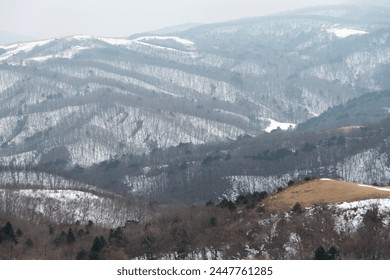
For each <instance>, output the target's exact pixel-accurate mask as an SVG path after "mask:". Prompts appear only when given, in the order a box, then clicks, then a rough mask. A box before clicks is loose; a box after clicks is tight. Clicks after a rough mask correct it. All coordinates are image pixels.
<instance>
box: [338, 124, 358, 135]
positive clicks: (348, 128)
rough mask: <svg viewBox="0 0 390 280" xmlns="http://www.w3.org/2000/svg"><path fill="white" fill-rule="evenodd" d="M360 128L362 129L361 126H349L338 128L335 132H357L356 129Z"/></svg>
mask: <svg viewBox="0 0 390 280" xmlns="http://www.w3.org/2000/svg"><path fill="white" fill-rule="evenodd" d="M360 128H362V126H358V125H350V126H343V127H339V128H338V129H337V130H338V131H341V132H343V133H350V132H352V131H354V130H357V129H360Z"/></svg>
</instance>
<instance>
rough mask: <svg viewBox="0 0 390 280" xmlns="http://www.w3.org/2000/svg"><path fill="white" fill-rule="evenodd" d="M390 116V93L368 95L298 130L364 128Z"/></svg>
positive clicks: (306, 123)
mask: <svg viewBox="0 0 390 280" xmlns="http://www.w3.org/2000/svg"><path fill="white" fill-rule="evenodd" d="M389 116H390V91H384V92H379V93H368V94H365V95H363V96H361V97H357V98H354V99H352V100H350V101H348V102H347V103H345V104H342V105H339V106H336V107H333V108H330V109H328V110H327V111H326V112H324V113H322V114H321V115H320V116H318V117H315V118H312V119H310V120H308V121H306V122H304V123H301V124H299V125H298V127H297V130H299V131H308V130H316V131H321V130H326V129H334V128H339V127H345V126H364V125H366V124H368V123H375V122H379V121H381V120H383V119H385V118H388V117H389Z"/></svg>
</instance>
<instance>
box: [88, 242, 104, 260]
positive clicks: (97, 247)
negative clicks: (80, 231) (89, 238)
mask: <svg viewBox="0 0 390 280" xmlns="http://www.w3.org/2000/svg"><path fill="white" fill-rule="evenodd" d="M105 244H106V241H105V240H104V237H103V236H100V237H98V236H96V237H95V239H94V241H93V244H92V247H91V250H90V251H89V258H90V259H91V260H98V259H99V254H100V252H101V250H102V249H103V247H104V245H105Z"/></svg>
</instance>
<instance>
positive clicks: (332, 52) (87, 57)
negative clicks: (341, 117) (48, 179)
mask: <svg viewBox="0 0 390 280" xmlns="http://www.w3.org/2000/svg"><path fill="white" fill-rule="evenodd" d="M332 9H333V10H337V11H338V13H334V12H331V11H330V10H323V9H319V10H311V11H301V12H295V13H291V14H287V15H283V16H274V17H265V18H257V19H249V20H242V21H235V22H227V23H221V24H214V25H203V26H197V27H195V28H192V29H188V30H185V31H182V32H178V33H176V34H170V35H153V34H149V35H145V34H144V35H142V36H139V37H132V38H128V39H125V38H122V39H121V38H104V37H92V36H84V35H79V36H70V37H65V38H52V39H47V40H42V41H37V42H27V43H19V44H13V45H7V46H0V100H1V101H2V102H0V126H1V128H2V129H1V132H0V144H1V146H2V149H1V151H0V157H2V158H3V159H2V162H4V163H6V162H10V161H11V160H10V157H12V156H16V157H19V158H20V157H21V155H26V156H27V155H28V157H27V158H25V159H24V160H21V159H19V160H16V161H15V165H21V164H22V165H25V164H26V163H28V164H35V163H36V162H39V161H40V160H41V156H42V155H44V154H46V153H49V152H50V151H51V150H52V149H55V148H58V147H62V149H63V150H66V151H67V153H66V157H65V158H62V159H63V160H66V161H67V163H68V164H69V165H73V166H74V165H76V164H79V165H81V166H89V165H91V164H94V163H98V162H101V161H104V160H108V159H110V158H113V157H116V156H120V155H122V154H136V155H140V154H143V153H149V152H150V151H152V150H153V149H156V148H167V147H171V146H176V145H179V144H180V143H193V144H202V143H210V142H217V141H226V140H229V139H236V138H237V137H238V136H239V135H243V134H249V135H257V134H259V133H261V131H263V130H265V131H268V132H269V131H270V130H271V129H272V128H274V126H275V125H276V126H278V124H284V123H288V125H287V126H286V128H287V127H289V125H290V124H291V125H292V126H294V124H296V123H298V122H301V121H303V120H306V119H308V118H310V117H312V116H317V115H319V114H321V113H322V112H324V111H325V110H326V109H327V108H329V107H331V106H334V105H337V104H340V103H342V102H345V101H347V100H348V99H350V98H352V97H356V96H359V95H361V94H363V93H365V92H366V91H370V90H373V89H375V90H376V89H381V88H386V87H387V86H389V85H388V84H387V82H386V79H383V78H382V77H383V75H385V74H386V73H388V70H389V68H388V65H389V63H390V61H389V51H390V49H389V47H388V46H389V40H390V31H389V30H390V29H389V28H390V25H388V22H386V21H383V22H380V21H378V18H377V17H374V16H373V15H372V13H371V11H367V13H369V12H370V17H368V18H367V19H366V20H365V21H363V22H362V23H359V22H357V21H355V20H352V19H351V18H350V17H349V16H345V17H344V16H343V14H348V15H349V14H350V13H349V12H350V11H351V10H355V11H359V12H360V13H364V11H361V10H359V8H357V7H352V6H351V7H339V8H332ZM320 11H321V12H322V14H323V16H318V15H317V14H316V13H318V12H320ZM326 11H328V12H327V13H326ZM384 12H385V11H384V10H383V11H381V13H380V14H378V15H377V16H380V17H381V18H384V15H383V13H384ZM389 14H390V13H389ZM378 22H380V23H378ZM273 124H275V125H273ZM279 126H280V125H279ZM275 128H276V127H275Z"/></svg>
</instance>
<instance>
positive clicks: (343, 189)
mask: <svg viewBox="0 0 390 280" xmlns="http://www.w3.org/2000/svg"><path fill="white" fill-rule="evenodd" d="M375 188H378V189H374V188H367V187H362V186H359V185H358V184H355V183H348V182H342V181H333V180H331V181H328V180H315V181H309V182H304V183H301V184H297V185H294V186H291V187H290V188H287V189H286V190H284V191H282V192H280V193H275V194H272V195H270V196H269V197H268V198H267V199H266V200H265V206H266V207H267V208H268V209H269V210H271V211H281V210H291V209H292V208H293V206H294V205H295V203H297V202H299V203H300V204H301V206H302V207H309V206H313V205H316V204H322V203H325V204H330V203H342V202H351V201H358V200H364V199H371V198H390V191H383V190H380V189H381V188H380V187H375ZM382 189H389V188H388V187H383V188H382Z"/></svg>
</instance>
